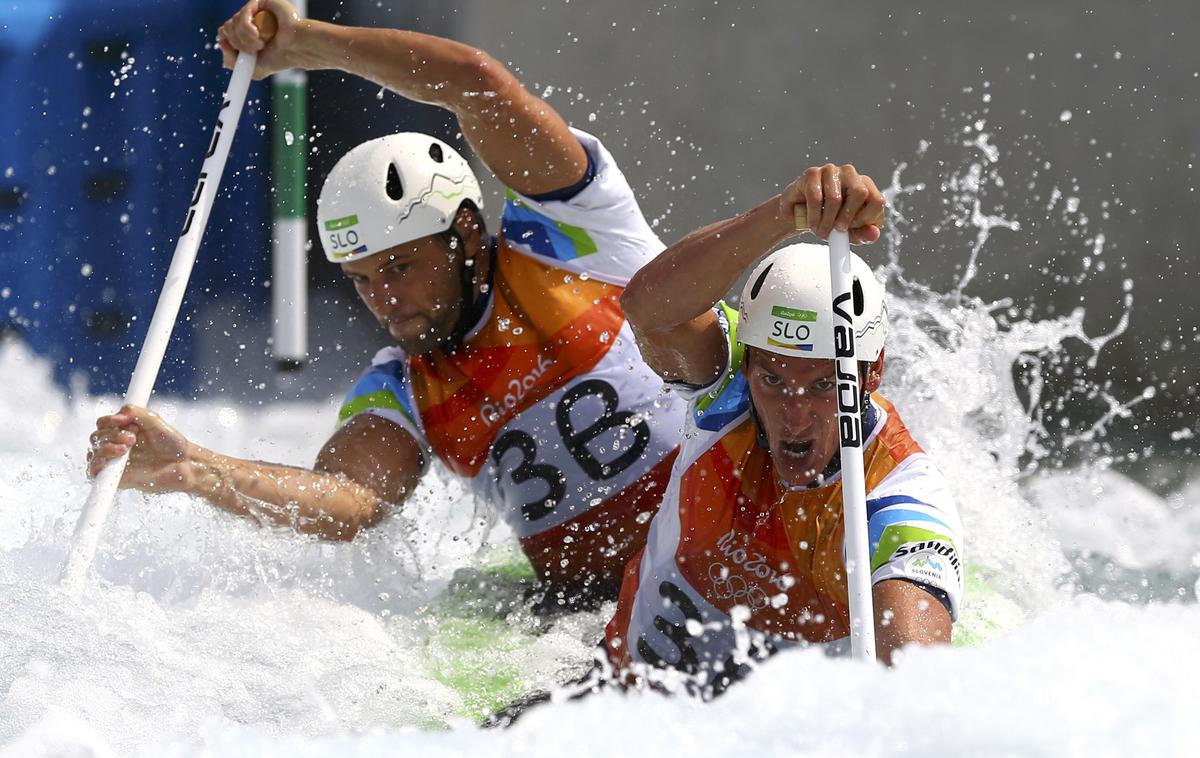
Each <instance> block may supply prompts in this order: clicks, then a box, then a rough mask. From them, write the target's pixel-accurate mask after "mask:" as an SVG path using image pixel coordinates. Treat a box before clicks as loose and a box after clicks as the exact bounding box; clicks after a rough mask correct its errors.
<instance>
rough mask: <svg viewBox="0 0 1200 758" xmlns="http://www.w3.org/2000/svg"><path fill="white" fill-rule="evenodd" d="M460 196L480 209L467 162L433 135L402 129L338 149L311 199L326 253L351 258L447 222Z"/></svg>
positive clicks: (451, 219)
mask: <svg viewBox="0 0 1200 758" xmlns="http://www.w3.org/2000/svg"><path fill="white" fill-rule="evenodd" d="M464 200H470V201H471V202H473V203H474V204H475V207H476V208H480V209H482V208H483V194H482V193H481V192H480V190H479V181H478V180H477V179H476V178H475V174H474V172H472V171H471V167H470V165H468V164H467V161H466V160H465V159H464V158H463V157H462V156H461V155H459V154H458V151H457V150H455V149H454V148H452V147H450V146H449V145H447V144H446V143H445V142H442V141H441V140H440V139H438V138H436V137H431V136H429V135H428V134H420V133H418V132H403V133H401V134H393V135H391V136H388V137H379V138H378V139H373V140H371V141H369V142H364V143H363V144H361V145H359V146H358V147H356V148H354V149H353V150H351V151H350V152H348V153H346V154H345V155H343V156H342V158H341V160H339V161H338V162H337V164H336V165H335V166H334V167H333V170H332V171H330V172H329V177H328V178H326V179H325V186H323V187H322V188H321V196H320V197H319V198H318V199H317V224H318V225H319V228H320V230H321V245H322V246H323V247H324V248H325V257H326V258H328V259H329V260H331V261H333V262H334V263H342V262H345V261H356V260H358V259H359V258H366V257H367V256H368V255H374V254H375V253H378V252H380V251H382V250H386V249H388V248H389V247H394V246H396V245H401V244H404V243H405V242H411V241H413V240H415V239H420V238H421V237H427V236H429V235H431V234H438V233H440V232H444V231H446V230H447V229H449V228H450V225H451V224H453V223H454V216H455V214H456V213H457V212H458V208H459V206H460V205H461V204H462V202H463V201H464Z"/></svg>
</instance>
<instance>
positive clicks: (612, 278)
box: [501, 129, 663, 286]
mask: <svg viewBox="0 0 1200 758" xmlns="http://www.w3.org/2000/svg"><path fill="white" fill-rule="evenodd" d="M572 133H573V134H574V136H575V138H576V139H578V140H579V142H580V144H581V145H583V147H584V150H585V152H586V153H587V156H588V168H587V172H586V173H585V175H584V177H583V178H582V179H581V180H580V181H579V182H578V183H576V184H575V185H574V186H572V187H566V188H563V189H561V190H558V191H555V192H550V193H546V194H544V195H536V196H530V195H521V194H518V193H516V192H514V191H512V190H511V189H510V190H507V191H506V193H505V203H504V212H503V219H502V221H501V237H502V239H503V240H504V243H505V244H507V245H508V246H509V247H511V248H512V249H513V250H515V251H517V252H519V253H522V254H524V255H530V256H535V257H538V258H541V259H543V260H546V261H547V262H549V263H551V264H552V265H554V266H556V267H559V268H565V269H568V270H573V271H577V272H580V273H583V272H587V273H588V274H589V275H593V276H596V277H597V278H599V279H601V280H603V281H606V282H609V283H612V284H617V285H620V286H624V285H625V284H627V283H628V281H629V277H631V276H632V275H633V273H634V272H636V271H637V270H638V269H639V268H641V266H643V265H645V263H647V262H649V261H650V260H651V259H652V258H653V257H654V256H655V255H657V254H658V253H659V252H660V251H661V250H662V249H663V244H662V242H661V241H660V240H659V239H658V237H657V236H656V235H655V234H654V231H653V230H652V229H651V228H650V225H649V224H648V223H647V222H646V219H645V217H644V216H643V215H642V211H641V208H640V207H639V206H638V203H637V199H636V198H635V197H634V194H633V190H632V189H631V188H630V186H629V183H628V181H627V180H626V179H625V176H624V174H622V173H621V170H620V168H618V166H617V163H616V160H615V159H614V158H613V156H612V154H611V153H609V151H608V149H607V148H605V147H604V145H603V143H601V142H600V140H598V139H597V138H595V137H594V136H592V135H590V134H588V133H587V132H583V131H580V130H578V129H573V130H572Z"/></svg>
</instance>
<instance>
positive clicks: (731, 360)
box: [671, 301, 750, 432]
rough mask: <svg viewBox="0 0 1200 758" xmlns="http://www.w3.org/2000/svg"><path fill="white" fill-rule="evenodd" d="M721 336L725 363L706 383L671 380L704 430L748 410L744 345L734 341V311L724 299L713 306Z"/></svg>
mask: <svg viewBox="0 0 1200 758" xmlns="http://www.w3.org/2000/svg"><path fill="white" fill-rule="evenodd" d="M713 312H714V313H716V316H717V325H718V326H719V327H720V328H721V332H722V334H723V335H724V337H725V346H726V348H727V352H726V355H725V365H724V367H723V368H722V369H721V372H720V373H719V374H718V375H717V378H716V379H715V380H714V381H713V382H712V383H710V384H709V385H708V386H706V387H699V388H697V387H690V386H687V385H680V384H674V385H671V386H672V389H674V390H675V391H676V392H679V393H681V394H683V395H684V397H685V398H687V399H688V401H689V404H690V406H691V411H692V422H693V423H694V424H695V425H696V426H697V427H698V428H699V429H701V430H703V431H706V432H719V431H721V430H722V429H724V428H725V427H727V426H729V425H730V424H731V423H733V422H734V421H735V420H737V419H738V417H740V416H742V415H743V414H745V413H746V412H747V411H749V410H750V385H749V383H747V381H746V375H745V374H744V373H742V370H741V369H742V361H743V359H744V356H745V347H744V346H743V345H742V344H741V343H740V342H738V339H737V326H738V312H737V309H736V308H731V307H730V306H729V305H727V304H726V303H725V302H724V301H721V302H719V303H717V304H716V305H715V306H714V307H713Z"/></svg>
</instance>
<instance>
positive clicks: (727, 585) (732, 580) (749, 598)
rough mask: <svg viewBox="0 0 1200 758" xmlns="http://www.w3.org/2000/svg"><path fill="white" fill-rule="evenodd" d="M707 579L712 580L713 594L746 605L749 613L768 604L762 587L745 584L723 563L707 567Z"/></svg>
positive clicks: (743, 579)
mask: <svg viewBox="0 0 1200 758" xmlns="http://www.w3.org/2000/svg"><path fill="white" fill-rule="evenodd" d="M708 579H709V581H710V582H712V588H713V594H714V595H716V596H717V597H718V598H719V599H721V600H729V601H732V602H733V603H735V604H737V605H745V606H748V607H749V608H750V611H751V613H753V612H754V611H757V610H761V609H762V608H766V607H767V606H768V605H770V600H769V599H768V598H767V593H765V592H763V590H762V588H760V587H757V586H753V585H750V584H747V582H746V579H745V578H744V577H741V576H736V575H734V574H732V573H731V572H730V571H729V569H728V568H727V567H726V566H725V564H723V563H713V564H711V565H710V566H709V567H708Z"/></svg>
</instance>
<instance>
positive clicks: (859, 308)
mask: <svg viewBox="0 0 1200 758" xmlns="http://www.w3.org/2000/svg"><path fill="white" fill-rule="evenodd" d="M850 289H851V291H852V292H853V293H854V315H855V316H861V315H863V311H865V310H866V309H867V306H866V298H865V297H864V296H863V288H862V282H861V281H859V279H858V277H857V276H856V277H854V286H853V287H851V288H850Z"/></svg>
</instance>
